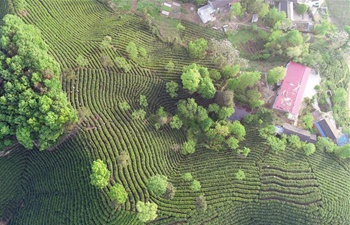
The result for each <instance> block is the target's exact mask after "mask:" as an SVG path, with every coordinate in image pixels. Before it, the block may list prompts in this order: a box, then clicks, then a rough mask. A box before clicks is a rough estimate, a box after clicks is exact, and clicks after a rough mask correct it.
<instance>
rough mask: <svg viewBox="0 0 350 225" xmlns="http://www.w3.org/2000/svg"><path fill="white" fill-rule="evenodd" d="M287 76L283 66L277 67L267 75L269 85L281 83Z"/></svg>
mask: <svg viewBox="0 0 350 225" xmlns="http://www.w3.org/2000/svg"><path fill="white" fill-rule="evenodd" d="M285 75H286V69H285V68H284V67H282V66H278V67H275V68H273V69H271V70H269V72H268V73H267V83H268V84H270V85H272V84H276V83H278V82H280V81H281V80H282V79H283V78H284V76H285Z"/></svg>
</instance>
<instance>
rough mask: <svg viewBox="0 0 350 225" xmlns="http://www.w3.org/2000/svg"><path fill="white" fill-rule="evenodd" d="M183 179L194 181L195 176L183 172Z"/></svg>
mask: <svg viewBox="0 0 350 225" xmlns="http://www.w3.org/2000/svg"><path fill="white" fill-rule="evenodd" d="M181 177H182V179H184V181H192V180H193V176H192V174H191V173H188V172H187V173H184V174H182V176H181Z"/></svg>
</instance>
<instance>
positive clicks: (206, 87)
mask: <svg viewBox="0 0 350 225" xmlns="http://www.w3.org/2000/svg"><path fill="white" fill-rule="evenodd" d="M198 93H199V94H200V95H201V96H202V97H203V98H207V99H211V98H214V96H215V93H216V89H215V87H214V84H213V82H212V80H211V79H210V78H209V77H204V78H203V79H202V80H201V82H200V84H199V89H198Z"/></svg>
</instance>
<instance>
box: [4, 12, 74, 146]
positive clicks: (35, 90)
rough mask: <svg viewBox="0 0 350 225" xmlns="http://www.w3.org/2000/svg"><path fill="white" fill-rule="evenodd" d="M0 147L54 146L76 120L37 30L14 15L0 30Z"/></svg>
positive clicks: (55, 63)
mask: <svg viewBox="0 0 350 225" xmlns="http://www.w3.org/2000/svg"><path fill="white" fill-rule="evenodd" d="M0 36H1V41H0V149H1V148H3V147H5V146H9V145H11V144H12V143H13V142H14V141H15V140H17V141H18V142H19V143H20V144H22V145H23V146H24V147H25V148H27V149H33V148H34V146H36V147H38V148H39V150H44V149H47V148H49V147H51V146H53V145H54V144H56V142H57V140H58V138H59V137H60V136H61V135H62V134H63V133H64V131H66V130H68V129H72V127H73V125H74V124H75V123H76V122H77V120H78V117H77V113H76V111H75V110H74V109H73V107H72V106H71V105H70V103H69V102H68V100H67V96H66V94H65V93H64V92H63V90H62V87H61V82H60V77H59V76H60V67H59V65H58V63H57V62H56V61H55V60H54V59H53V58H52V57H51V56H49V54H48V53H47V52H48V47H47V45H46V44H45V42H44V41H43V40H42V39H41V36H40V31H39V29H37V28H36V27H34V26H32V25H27V24H25V23H24V22H23V21H22V20H21V19H20V18H19V17H17V16H15V15H6V16H5V17H4V25H3V27H2V28H1V30H0Z"/></svg>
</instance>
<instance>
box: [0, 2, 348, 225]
mask: <svg viewBox="0 0 350 225" xmlns="http://www.w3.org/2000/svg"><path fill="white" fill-rule="evenodd" d="M9 2H10V1H9ZM9 2H8V1H7V0H0V17H3V16H4V15H5V14H6V13H8V12H10V8H11V7H10V5H9V4H8V3H9ZM26 2H27V7H26V10H27V14H25V15H21V14H19V12H18V11H16V12H17V13H18V14H19V15H21V18H22V19H23V20H24V21H25V22H26V23H28V24H34V25H35V26H37V27H38V28H39V29H40V30H41V33H42V37H43V39H44V40H45V42H46V43H47V44H48V45H49V49H50V51H49V53H50V54H51V55H52V56H53V57H54V58H55V59H56V60H57V61H58V62H59V64H60V66H61V69H62V70H64V69H74V77H73V78H72V77H71V78H69V77H66V76H62V79H61V80H62V84H63V89H64V91H65V92H66V93H67V96H68V99H69V101H70V102H71V104H72V106H73V107H74V108H75V109H79V108H81V107H85V108H87V109H89V110H90V111H91V115H89V116H88V117H86V118H84V119H83V121H82V122H81V123H79V125H78V127H77V129H76V132H75V133H74V134H73V135H71V136H69V137H68V138H67V139H66V140H65V141H63V142H62V143H60V144H59V145H58V146H57V147H56V148H55V149H54V150H53V151H42V152H40V151H38V150H32V151H29V150H25V149H23V147H21V146H19V145H15V146H13V147H11V149H10V153H9V154H8V155H5V156H1V157H0V190H1V193H0V224H10V225H20V224H23V225H27V224H33V225H36V224H38V225H41V224H45V225H49V224H52V225H57V224H82V225H87V224H102V225H105V224H111V225H112V224H113V225H114V224H122V225H136V224H142V223H141V222H140V221H139V220H138V218H137V210H136V202H137V201H152V202H154V203H156V204H157V205H158V212H157V214H158V217H157V219H156V220H154V221H152V222H150V223H149V224H152V225H153V224H155V225H167V224H169V225H170V224H191V225H192V224H193V225H197V224H198V225H199V224H205V225H226V224H227V225H231V224H238V225H260V224H261V225H266V224H273V225H286V224H295V225H300V224H310V225H315V224H317V225H329V224H336V225H338V224H339V225H342V224H344V225H348V221H350V212H349V211H350V210H349V209H350V179H349V178H350V162H349V161H348V160H339V159H336V158H335V157H333V156H331V155H328V154H326V153H323V152H316V153H315V154H313V155H311V156H309V157H305V154H304V153H303V152H301V151H297V150H294V149H291V148H287V150H286V151H285V152H282V153H280V154H278V155H276V154H273V153H271V152H269V151H268V150H269V149H268V146H267V144H265V142H264V140H263V139H261V138H260V137H259V132H258V130H257V128H256V127H254V126H250V127H247V128H246V129H247V135H246V137H245V140H244V141H242V142H241V144H242V146H246V147H249V148H250V149H251V152H250V154H249V155H248V157H247V158H243V157H241V156H239V155H237V153H236V152H232V151H230V150H226V151H220V152H215V151H210V150H207V149H204V148H203V149H201V148H199V149H197V151H196V152H195V153H194V154H192V155H189V156H183V155H182V154H181V153H180V152H179V151H174V150H173V148H172V147H173V146H174V145H176V144H182V143H183V142H185V141H186V139H187V134H186V132H185V131H183V130H176V129H171V128H170V126H169V125H166V126H164V127H162V128H161V129H159V130H156V129H155V128H154V124H152V123H151V122H150V121H149V120H147V119H146V120H135V119H133V118H132V115H131V113H132V111H134V110H137V109H140V104H139V96H140V95H145V96H146V98H147V100H148V102H149V106H148V107H147V109H146V112H147V116H146V118H148V117H149V116H150V115H151V114H154V113H155V112H156V110H157V109H158V108H159V107H160V106H163V107H164V108H165V110H166V111H167V112H169V113H174V112H175V110H176V102H177V101H178V100H179V99H186V98H187V97H188V94H186V92H185V91H183V90H180V91H179V95H178V97H177V98H174V99H169V95H168V94H167V93H166V91H165V83H166V82H167V81H171V80H173V81H176V82H180V75H181V71H182V68H183V66H187V65H189V64H190V63H192V62H193V60H192V59H190V58H189V56H188V53H187V50H186V49H185V48H182V47H173V46H171V45H170V44H169V43H164V42H162V41H160V40H159V39H158V38H157V37H156V36H155V35H153V34H152V33H151V32H150V31H149V30H148V29H147V25H146V23H145V21H144V20H143V19H142V18H141V17H139V16H134V15H131V14H122V15H116V14H115V13H112V12H111V11H110V10H109V9H108V8H107V7H105V6H104V5H103V4H101V3H98V2H97V1H95V0H79V1H76V0H42V1H38V0H26ZM3 6H4V7H3ZM182 24H183V25H184V26H185V27H186V30H185V31H184V35H183V39H184V41H185V42H187V41H189V40H193V39H194V38H199V37H203V38H206V39H210V38H216V39H223V38H224V36H223V35H222V34H221V33H219V32H216V31H213V30H212V29H206V28H204V27H201V26H197V25H195V24H192V23H189V22H183V23H182ZM106 35H108V36H110V37H111V38H112V42H111V44H112V47H111V48H107V49H104V50H101V48H99V46H100V43H101V41H102V40H103V38H104V37H105V36H106ZM130 41H133V42H134V43H135V44H136V45H137V46H141V47H144V48H145V49H146V50H147V52H148V59H147V60H144V61H142V62H138V63H137V62H133V61H129V63H130V65H131V69H130V71H128V72H124V71H123V70H122V69H120V68H118V67H117V66H116V65H115V64H113V65H112V66H109V67H105V66H103V65H102V63H101V60H100V58H101V56H105V55H108V56H109V57H110V58H111V59H114V58H115V57H117V56H125V55H126V51H125V47H126V46H127V45H128V43H129V42H130ZM78 55H83V56H84V57H85V58H87V59H88V61H89V63H88V65H87V66H85V67H81V68H80V67H78V65H77V63H76V58H77V56H78ZM169 60H172V61H173V62H174V64H175V69H174V70H173V71H172V72H168V71H167V70H166V69H165V68H164V67H165V65H166V64H167V63H168V62H169ZM196 62H197V63H198V64H201V65H203V66H206V67H208V68H215V64H214V63H213V62H212V61H211V60H209V59H202V60H197V61H196ZM123 101H126V102H128V103H129V104H130V106H131V109H130V110H126V111H123V110H122V109H120V107H119V106H118V103H120V102H123ZM122 151H127V152H128V153H129V155H130V163H129V165H128V166H127V167H125V168H121V167H120V166H118V165H117V160H116V159H117V157H118V155H119V153H120V152H122ZM96 159H101V160H102V161H103V162H105V163H106V164H107V167H108V169H109V170H110V171H111V174H112V176H111V179H110V183H114V182H118V183H121V184H122V185H123V186H124V187H125V189H126V191H127V192H128V199H127V201H126V203H125V204H123V205H121V206H120V205H119V206H116V205H114V203H113V202H111V200H110V198H109V196H108V191H109V190H107V188H105V189H102V190H100V189H97V188H96V187H94V186H92V185H91V184H90V174H91V163H92V162H93V161H94V160H96ZM239 169H241V170H243V171H244V173H245V176H246V178H245V179H244V180H238V179H237V178H236V176H235V173H236V172H237V171H238V170H239ZM185 172H190V173H192V175H193V177H194V178H195V179H196V180H198V181H200V183H201V191H200V192H193V191H191V190H190V189H189V184H188V183H187V182H185V181H184V180H183V179H182V177H181V176H182V174H183V173H185ZM155 174H162V175H165V176H167V177H168V178H169V181H170V182H171V183H172V184H173V185H174V187H176V194H175V197H174V198H173V199H171V200H169V199H165V198H163V197H157V196H155V195H153V194H152V193H150V192H149V191H148V190H147V188H146V183H147V180H148V178H150V177H151V176H153V175H155ZM200 194H204V196H205V198H206V201H207V204H208V209H207V211H206V212H205V213H199V212H198V211H197V210H196V206H195V201H196V197H198V196H199V195H200Z"/></svg>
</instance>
